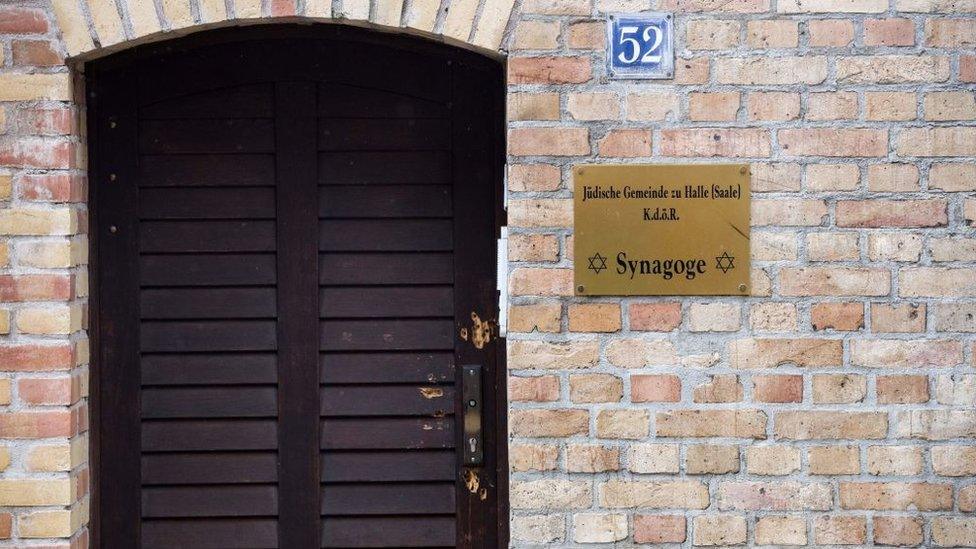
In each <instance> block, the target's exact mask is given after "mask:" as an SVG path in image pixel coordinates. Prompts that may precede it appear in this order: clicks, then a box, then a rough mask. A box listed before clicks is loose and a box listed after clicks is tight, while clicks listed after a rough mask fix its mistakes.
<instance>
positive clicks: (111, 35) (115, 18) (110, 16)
mask: <svg viewBox="0 0 976 549" xmlns="http://www.w3.org/2000/svg"><path fill="white" fill-rule="evenodd" d="M87 2H88V10H89V12H90V13H91V17H92V21H93V23H94V26H95V33H96V34H97V35H98V41H99V42H100V43H101V44H102V46H103V47H104V46H111V45H112V44H117V43H119V42H121V41H123V40H125V30H124V29H123V28H122V18H121V17H120V15H119V10H118V7H117V6H116V5H115V2H114V0H87Z"/></svg>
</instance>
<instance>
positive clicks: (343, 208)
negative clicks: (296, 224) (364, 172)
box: [319, 185, 451, 219]
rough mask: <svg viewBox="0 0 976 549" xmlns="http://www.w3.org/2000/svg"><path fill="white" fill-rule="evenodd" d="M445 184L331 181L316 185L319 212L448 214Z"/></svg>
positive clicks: (330, 215) (335, 214) (326, 214)
mask: <svg viewBox="0 0 976 549" xmlns="http://www.w3.org/2000/svg"><path fill="white" fill-rule="evenodd" d="M450 215H451V188H450V187H449V186H447V185H414V186H402V185H400V186H396V185H335V186H323V187H319V216H320V217H323V218H346V219H350V218H357V217H371V218H377V217H450Z"/></svg>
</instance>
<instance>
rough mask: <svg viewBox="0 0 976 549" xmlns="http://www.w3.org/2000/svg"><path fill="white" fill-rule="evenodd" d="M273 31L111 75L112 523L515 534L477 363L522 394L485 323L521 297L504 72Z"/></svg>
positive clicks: (99, 413)
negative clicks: (471, 482)
mask: <svg viewBox="0 0 976 549" xmlns="http://www.w3.org/2000/svg"><path fill="white" fill-rule="evenodd" d="M263 32H266V31H262V30H261V29H250V30H244V29H237V30H233V31H229V30H228V31H219V32H212V33H204V35H203V36H202V38H197V39H181V40H178V41H176V43H175V44H176V45H166V46H147V47H145V48H142V50H139V51H137V52H135V53H130V54H120V55H119V56H116V57H117V59H116V58H109V59H107V60H103V61H98V62H94V63H93V64H91V65H90V66H89V68H88V71H87V74H88V78H89V86H90V87H91V89H92V90H93V92H94V94H93V100H92V102H91V104H90V117H91V123H90V126H91V128H92V131H91V139H92V146H91V151H92V165H93V172H92V174H93V175H92V200H91V204H92V225H93V232H92V245H93V257H94V258H95V259H96V261H95V263H96V266H95V269H94V272H93V279H94V282H95V284H94V286H95V292H94V295H93V299H92V306H93V310H94V311H96V314H95V317H94V322H93V324H94V325H93V340H94V341H95V345H96V349H97V353H96V360H95V364H94V367H93V371H94V376H93V392H94V394H95V397H94V399H93V401H94V402H93V404H94V407H95V408H96V410H95V414H94V416H95V418H96V429H95V434H94V441H93V442H94V444H93V461H94V463H95V464H96V469H95V479H94V480H95V482H94V484H95V490H94V494H95V498H94V507H95V513H94V515H95V516H94V541H95V543H96V545H97V546H102V547H133V546H142V547H146V548H149V547H176V546H180V547H298V548H304V547H309V548H311V547H319V546H321V547H444V546H461V547H482V546H484V547H488V546H496V545H498V544H499V543H502V544H503V543H504V541H502V540H503V539H504V531H505V526H504V525H500V524H501V523H500V522H499V521H498V516H499V515H498V508H497V506H498V502H499V501H503V499H501V500H500V499H499V490H502V491H503V490H504V485H503V484H502V485H499V480H500V479H498V477H497V472H498V471H499V470H504V468H505V463H504V460H501V461H500V460H499V459H498V456H499V455H501V456H503V455H504V448H501V449H499V447H498V444H497V443H498V442H499V440H498V439H497V438H496V436H497V435H496V434H495V429H496V428H497V429H500V430H504V428H505V427H504V425H503V424H501V425H499V424H496V423H495V421H494V417H488V416H486V417H485V418H484V425H485V426H486V429H485V433H484V443H485V444H486V447H487V448H489V449H490V451H487V452H486V462H485V463H484V464H483V465H482V466H479V467H473V468H469V467H467V466H465V465H464V464H462V463H461V452H460V451H456V448H459V441H460V439H461V437H462V427H461V425H460V424H459V423H458V419H457V418H458V417H459V414H458V411H459V410H460V409H461V403H460V400H459V395H460V389H459V387H457V380H456V375H455V372H456V371H457V369H458V366H459V365H462V364H479V365H481V366H483V368H484V369H485V371H486V373H487V376H486V379H485V380H484V384H483V385H484V387H485V392H486V394H485V403H484V408H485V409H486V411H487V412H488V413H489V414H495V413H497V411H498V410H499V409H503V408H500V407H499V405H500V403H501V402H502V401H500V400H499V399H503V398H504V390H503V389H501V390H499V388H498V385H497V383H498V379H504V376H503V371H504V369H503V368H499V366H498V360H499V359H500V357H499V356H498V353H497V349H498V345H499V341H498V340H497V338H492V339H489V342H488V344H487V345H481V342H480V341H479V344H478V346H475V344H474V343H473V342H472V341H470V340H469V338H468V337H466V335H467V334H468V333H469V332H468V330H471V329H472V322H473V321H474V319H478V320H479V321H480V319H482V318H483V319H485V320H490V319H491V318H493V316H494V314H495V309H494V308H495V306H496V304H495V294H494V274H495V267H494V259H495V255H494V248H493V245H494V238H495V237H496V236H497V226H498V224H499V222H500V218H499V214H498V211H499V209H498V203H499V200H498V196H499V193H498V187H497V185H498V182H499V180H500V177H499V176H500V166H501V163H500V159H501V156H500V154H499V153H500V150H501V149H500V146H499V140H498V139H497V137H496V136H498V135H499V134H500V131H498V130H500V126H499V125H498V120H494V119H493V118H492V116H495V117H497V116H500V114H501V110H500V106H501V101H500V99H499V97H500V96H499V94H498V93H497V92H498V90H500V81H501V73H500V69H499V67H498V66H497V65H495V64H493V63H490V62H487V61H484V60H482V59H480V58H477V57H476V56H474V55H473V54H470V53H464V52H459V51H455V50H453V49H450V48H447V47H445V46H439V45H425V44H423V43H421V42H418V40H417V39H407V38H394V37H386V36H382V35H378V34H376V33H372V32H368V31H362V30H351V29H340V28H336V27H329V28H319V27H315V28H297V27H295V28H291V27H282V28H279V29H276V30H275V32H274V33H272V34H262V33H263ZM269 36H272V37H273V38H269ZM296 51H302V52H304V53H305V55H302V56H296V55H294V52H296ZM501 442H502V446H504V439H503V438H502V439H501ZM472 474H474V475H477V476H478V477H479V480H480V482H479V485H480V487H481V488H482V491H480V492H479V491H477V490H476V491H473V492H472V491H470V490H468V488H467V485H466V484H465V482H464V480H465V478H466V477H469V476H470V475H472ZM502 498H504V495H502Z"/></svg>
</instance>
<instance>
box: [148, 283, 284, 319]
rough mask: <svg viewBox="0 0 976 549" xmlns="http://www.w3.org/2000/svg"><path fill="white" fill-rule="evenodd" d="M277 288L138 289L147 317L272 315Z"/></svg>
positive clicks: (245, 316)
mask: <svg viewBox="0 0 976 549" xmlns="http://www.w3.org/2000/svg"><path fill="white" fill-rule="evenodd" d="M276 294H277V292H276V291H275V289H274V288H162V289H144V290H142V291H141V292H140V293H139V304H140V307H141V311H140V316H141V318H144V319H167V318H180V319H207V318H269V317H274V316H275V314H276V313H277V311H276V308H275V307H276V305H275V302H276V299H275V297H276Z"/></svg>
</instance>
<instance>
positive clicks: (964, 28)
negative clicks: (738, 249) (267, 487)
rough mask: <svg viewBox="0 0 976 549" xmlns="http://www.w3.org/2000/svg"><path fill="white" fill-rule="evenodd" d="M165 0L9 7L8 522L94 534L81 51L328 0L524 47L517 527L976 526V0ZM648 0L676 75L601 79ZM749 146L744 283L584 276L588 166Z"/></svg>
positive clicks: (677, 535)
mask: <svg viewBox="0 0 976 549" xmlns="http://www.w3.org/2000/svg"><path fill="white" fill-rule="evenodd" d="M156 4H158V6H157V5H153V3H152V2H143V1H141V0H139V1H136V0H125V1H121V2H108V1H98V2H81V3H78V2H74V1H63V2H62V1H60V0H57V1H51V0H37V1H34V0H10V1H9V2H6V3H5V4H4V5H3V6H2V7H0V271H2V272H0V439H2V440H4V441H6V442H3V443H0V506H2V507H4V509H0V539H2V540H4V541H3V542H0V545H2V544H3V543H7V544H10V545H11V546H27V545H32V546H33V545H37V546H43V547H64V548H67V547H69V546H70V547H84V546H85V544H86V543H87V537H86V535H87V534H86V532H84V530H85V528H86V526H85V523H86V522H87V518H86V517H87V505H88V502H87V501H88V500H87V495H86V494H87V486H88V481H87V480H86V479H87V476H88V471H87V467H88V465H87V461H88V458H87V440H88V438H87V437H88V435H87V424H88V421H87V414H88V412H87V385H88V380H87V375H88V374H87V372H88V355H89V351H88V344H87V340H86V334H85V328H86V318H87V315H88V314H90V313H89V312H88V311H87V297H86V296H87V295H88V291H87V290H88V289H87V284H88V282H87V272H86V271H87V268H86V265H87V263H88V257H87V246H88V243H87V239H86V237H85V236H84V234H83V233H84V232H85V231H86V230H87V212H86V208H85V204H84V201H85V200H86V196H87V185H88V183H87V181H86V173H85V171H86V167H85V166H86V162H85V159H84V156H85V150H84V145H83V143H84V137H83V135H82V133H81V132H82V131H83V129H84V125H83V124H82V123H81V121H82V119H83V116H84V109H83V105H82V104H81V97H83V95H82V94H83V90H82V88H81V87H78V88H77V89H75V88H74V87H73V86H72V77H71V76H70V71H69V70H68V69H67V67H66V66H65V59H66V58H68V57H72V56H77V55H79V54H85V53H90V54H92V55H95V56H98V55H102V54H103V53H104V52H100V51H96V50H97V49H98V47H99V46H112V47H117V48H122V47H125V46H128V45H130V44H134V43H137V42H142V41H144V40H146V38H145V37H146V36H147V35H150V34H153V35H154V36H165V35H166V34H167V33H159V31H160V30H161V29H164V28H173V29H180V30H181V32H182V31H184V30H186V31H189V30H197V25H198V24H218V25H219V24H221V23H222V22H223V21H224V20H225V19H227V17H229V16H231V15H234V14H236V17H237V18H238V19H242V20H247V21H248V22H259V21H262V18H263V15H262V14H265V15H267V16H270V17H281V16H285V17H293V16H294V17H298V18H302V17H328V16H329V15H330V13H331V12H332V9H331V8H332V7H333V6H332V4H335V5H336V6H337V7H338V9H339V10H340V11H341V12H342V13H345V14H346V16H347V17H349V18H350V19H357V20H361V21H362V22H363V23H367V22H369V23H370V24H376V25H383V26H393V27H397V26H400V25H402V26H403V27H407V28H408V29H412V30H416V31H419V32H421V33H433V34H436V35H442V36H445V37H447V38H448V39H450V40H452V41H454V40H457V41H462V42H465V41H468V39H469V38H470V42H471V44H472V45H473V46H475V47H478V48H485V49H488V50H495V49H498V48H499V47H501V48H504V49H505V51H507V52H510V53H508V54H507V56H508V60H507V72H506V79H507V85H508V87H509V97H508V113H507V125H508V132H507V136H508V142H507V147H508V153H509V158H508V162H509V168H508V184H509V189H508V191H509V192H510V202H509V225H510V227H511V235H510V240H509V259H510V261H511V265H510V273H511V274H510V280H509V289H510V294H511V298H512V303H511V305H510V309H509V325H508V329H509V332H508V349H507V356H508V367H509V369H510V371H511V376H512V378H511V380H510V382H509V386H508V391H509V395H510V396H509V401H510V402H509V408H510V419H509V424H510V430H511V436H512V440H511V442H510V464H511V479H510V480H511V494H510V500H511V507H512V509H513V512H512V518H511V532H512V545H514V546H536V545H552V546H557V547H568V546H571V545H583V544H592V543H597V544H611V543H613V544H619V545H621V546H629V545H631V544H634V543H636V544H677V545H681V546H685V547H692V546H721V545H736V544H738V545H749V546H753V545H765V546H795V545H800V546H802V545H807V546H844V545H852V546H865V545H875V546H880V545H886V546H891V545H894V546H920V547H957V546H962V547H965V546H976V521H974V519H972V518H971V514H972V513H973V512H976V485H974V484H973V483H972V480H971V477H973V476H974V475H976V471H974V469H973V466H972V465H971V464H972V463H974V461H976V456H974V452H976V450H974V448H976V442H974V441H976V412H973V409H974V407H976V371H974V369H973V368H974V367H976V359H974V353H976V348H974V347H976V343H974V342H976V339H974V338H976V320H974V319H973V316H974V315H976V306H974V305H973V301H974V300H976V244H974V241H976V236H974V235H973V228H974V227H976V198H974V197H973V193H974V192H976V161H974V157H976V99H974V97H976V96H974V88H973V85H974V84H976V56H974V55H973V53H972V48H973V47H974V44H976V24H974V19H973V17H974V14H976V6H974V5H973V2H972V1H971V0H893V1H887V0H845V1H833V0H802V1H801V0H778V1H777V2H771V1H770V0H732V1H728V0H659V1H657V2H651V1H650V0H521V1H515V2H513V1H512V0H481V1H473V0H449V1H448V2H446V3H445V4H444V8H445V9H444V10H443V11H442V10H441V9H439V8H440V7H441V3H440V2H425V1H419V0H413V1H412V2H399V1H386V0H373V1H362V0H360V1H355V2H354V1H352V0H345V1H338V2H332V1H330V0H308V1H305V2H293V1H290V0H267V1H265V2H260V1H256V0H250V1H247V2H229V3H225V2H222V1H219V0H198V1H196V2H171V1H168V0H164V1H162V2H157V3H156ZM228 6H230V8H231V10H230V13H228ZM513 6H514V8H515V9H514V13H515V14H516V15H515V17H514V20H512V21H511V22H510V21H509V10H510V8H512V7H513ZM157 8H158V10H159V12H158V13H157ZM649 9H654V10H661V11H670V12H673V13H674V16H675V22H676V29H677V36H676V48H675V50H676V57H677V58H676V63H675V77H674V79H673V80H661V81H654V82H652V83H648V82H646V81H626V80H620V81H608V80H606V78H605V76H606V75H605V70H606V69H605V58H604V49H603V48H604V46H605V41H606V35H605V27H604V23H605V19H606V14H607V13H611V12H636V11H642V10H649ZM302 10H304V12H303V11H302ZM120 14H122V15H121V16H120ZM160 16H162V17H160ZM90 30H91V31H94V32H93V33H92V32H90ZM96 45H98V46H96ZM740 161H745V162H749V163H750V164H752V166H753V174H754V175H753V179H752V190H753V192H754V195H753V201H752V225H753V231H752V235H751V236H752V255H753V257H752V259H753V262H754V263H753V268H754V271H753V280H754V282H753V285H754V296H753V297H750V298H745V299H743V298H718V299H714V300H713V299H705V298H678V297H671V298H626V299H618V298H600V299H598V300H591V299H588V298H577V297H574V296H573V287H574V285H573V275H572V266H573V256H572V231H573V227H572V203H571V201H570V199H571V187H572V181H571V178H570V177H569V173H570V168H571V166H573V165H574V164H577V163H583V162H740ZM3 456H6V457H3ZM8 508H9V510H8ZM7 538H10V541H9V542H8V541H6V539H7ZM28 540H30V541H29V542H28Z"/></svg>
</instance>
